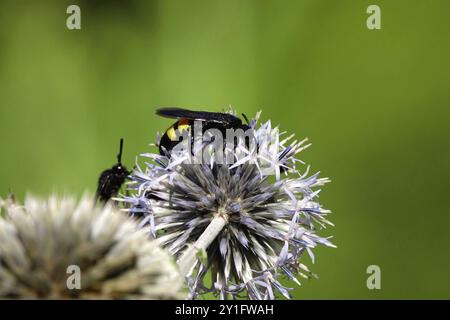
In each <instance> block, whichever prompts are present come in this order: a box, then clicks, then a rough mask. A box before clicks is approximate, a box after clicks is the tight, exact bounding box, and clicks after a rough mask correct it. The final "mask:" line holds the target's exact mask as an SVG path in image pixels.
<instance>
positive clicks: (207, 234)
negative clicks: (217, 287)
mask: <svg viewBox="0 0 450 320" xmlns="http://www.w3.org/2000/svg"><path fill="white" fill-rule="evenodd" d="M226 224H227V219H226V218H225V217H224V215H221V214H216V215H215V216H214V218H213V219H212V221H211V223H210V224H209V225H208V227H207V228H206V229H205V231H203V233H202V234H201V235H200V237H199V238H198V239H197V241H195V243H194V244H193V245H192V246H190V247H189V248H188V249H186V251H185V252H184V253H183V254H182V255H181V257H180V258H179V259H178V261H177V263H178V266H179V268H180V273H181V274H182V275H184V276H185V277H187V276H189V275H190V274H191V273H192V270H193V269H194V267H195V264H196V262H197V254H198V253H199V252H202V251H204V250H206V249H208V247H209V245H210V244H211V243H212V242H213V241H214V240H215V239H216V238H217V236H218V235H219V234H220V232H221V231H222V229H223V228H224V227H225V225H226Z"/></svg>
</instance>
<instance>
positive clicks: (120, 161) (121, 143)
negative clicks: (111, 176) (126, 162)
mask: <svg viewBox="0 0 450 320" xmlns="http://www.w3.org/2000/svg"><path fill="white" fill-rule="evenodd" d="M122 150H123V138H120V147H119V154H118V155H117V162H118V163H122Z"/></svg>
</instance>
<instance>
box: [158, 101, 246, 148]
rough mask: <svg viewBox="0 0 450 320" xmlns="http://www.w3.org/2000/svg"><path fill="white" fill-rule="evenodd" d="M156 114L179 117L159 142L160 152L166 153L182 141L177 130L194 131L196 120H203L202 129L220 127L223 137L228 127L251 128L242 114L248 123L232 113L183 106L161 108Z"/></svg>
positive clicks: (180, 131)
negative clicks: (184, 107)
mask: <svg viewBox="0 0 450 320" xmlns="http://www.w3.org/2000/svg"><path fill="white" fill-rule="evenodd" d="M156 114H157V115H159V116H162V117H166V118H178V121H177V122H175V123H174V124H173V125H172V126H170V127H169V128H168V129H167V130H166V132H164V135H163V136H162V137H161V141H160V142H159V153H160V154H161V155H165V154H168V153H170V151H171V150H172V149H173V147H175V146H176V145H177V144H178V143H179V142H180V141H179V140H178V139H177V138H178V137H177V134H176V131H178V132H179V133H182V132H183V131H186V130H190V131H191V132H192V131H193V126H194V121H196V120H198V121H202V122H203V123H202V131H203V132H205V131H206V130H208V129H218V130H220V131H221V132H222V135H223V137H225V135H226V130H227V129H235V130H236V129H242V130H244V131H245V130H247V129H249V128H250V127H249V125H248V119H247V117H246V116H245V115H244V114H242V116H243V117H244V119H245V120H246V122H247V124H243V123H242V120H241V119H239V118H238V117H236V116H234V115H232V114H230V113H221V112H208V111H191V110H187V109H181V108H161V109H158V110H156Z"/></svg>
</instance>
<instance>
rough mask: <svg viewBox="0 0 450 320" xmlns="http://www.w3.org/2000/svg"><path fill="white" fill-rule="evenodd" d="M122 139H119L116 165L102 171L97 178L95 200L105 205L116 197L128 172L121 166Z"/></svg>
mask: <svg viewBox="0 0 450 320" xmlns="http://www.w3.org/2000/svg"><path fill="white" fill-rule="evenodd" d="M122 150H123V139H120V147H119V154H118V155H117V163H116V164H115V165H114V166H113V167H112V168H111V169H107V170H105V171H103V172H102V173H101V174H100V177H99V178H98V185H97V193H96V199H97V200H100V201H101V202H103V203H106V202H107V201H108V200H109V199H111V198H112V197H114V196H116V195H117V193H118V192H119V189H120V187H121V186H122V184H123V183H124V182H125V180H126V178H127V176H128V175H129V174H130V172H129V171H128V170H127V168H126V167H125V166H124V165H122Z"/></svg>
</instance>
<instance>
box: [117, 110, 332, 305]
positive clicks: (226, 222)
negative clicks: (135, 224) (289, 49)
mask: <svg viewBox="0 0 450 320" xmlns="http://www.w3.org/2000/svg"><path fill="white" fill-rule="evenodd" d="M258 118H259V113H258V114H257V115H256V117H255V118H254V119H252V120H251V121H250V122H249V127H250V130H251V131H252V132H251V135H250V136H251V137H252V139H254V140H253V142H254V143H253V144H251V143H250V144H248V143H245V140H241V141H239V142H238V143H237V145H235V146H234V147H233V148H222V147H220V150H219V152H218V149H217V148H214V147H211V145H212V144H211V143H210V141H211V140H210V139H205V140H206V141H203V144H202V148H201V151H202V154H203V155H205V154H207V156H208V157H207V160H206V161H204V162H203V163H193V162H192V156H193V155H195V151H192V150H193V149H191V147H189V146H188V147H187V148H186V147H183V148H180V149H173V150H172V151H171V153H170V154H166V155H159V154H153V153H146V154H143V155H142V156H143V157H144V158H148V159H150V161H145V163H144V165H145V166H140V165H139V164H137V165H136V169H135V170H134V172H133V173H132V176H131V178H132V180H133V182H132V183H131V184H130V185H129V189H130V190H132V191H133V194H132V195H130V196H122V197H121V198H120V199H119V200H120V201H123V202H126V203H127V204H128V209H126V210H128V211H129V212H130V214H132V215H139V216H142V217H143V218H142V220H141V225H142V226H143V225H147V224H148V225H149V226H150V230H151V233H152V234H153V236H154V237H155V238H156V239H157V242H158V243H160V244H161V245H162V246H164V247H166V248H167V249H168V250H169V251H170V252H171V253H172V254H173V255H175V256H176V257H177V258H178V261H179V264H180V267H181V269H182V270H183V269H184V270H185V271H186V272H185V273H186V275H187V283H188V287H189V289H190V293H191V297H192V298H196V297H197V296H198V295H200V294H204V293H208V292H211V293H213V294H215V295H217V296H219V297H220V298H221V299H228V298H240V297H243V298H248V299H274V298H275V297H276V296H278V295H279V294H281V295H283V296H285V297H286V298H289V297H290V295H289V288H286V287H284V286H283V285H281V283H280V281H279V279H280V276H285V277H287V278H288V279H291V280H293V281H294V282H296V283H298V284H300V282H299V280H298V279H297V277H298V276H299V275H300V276H303V277H306V278H308V277H309V276H311V275H312V274H311V272H310V270H309V269H308V267H306V265H304V264H303V263H301V262H300V260H302V259H303V258H302V256H303V253H305V252H306V253H307V254H308V255H309V256H310V257H311V258H312V259H313V260H314V255H313V249H314V248H315V247H316V246H317V245H325V246H329V247H334V245H333V244H332V243H331V242H330V241H329V239H328V238H324V237H321V236H319V235H318V234H316V229H317V228H318V227H319V228H324V227H325V226H326V225H331V223H330V222H329V221H328V220H327V219H326V216H327V214H328V213H329V211H328V210H326V209H324V208H322V207H321V205H320V204H319V203H318V202H317V198H318V194H319V192H320V189H317V187H320V186H322V185H323V184H325V183H327V182H328V179H326V178H319V177H318V173H316V174H313V175H309V173H308V171H309V168H307V169H306V170H305V172H303V173H302V174H301V173H300V171H299V170H298V169H297V167H298V166H299V164H301V165H303V163H302V162H301V161H300V160H298V159H297V158H296V155H297V154H298V153H299V152H300V151H302V150H303V149H305V148H306V147H307V146H308V145H307V144H306V142H307V140H306V139H305V140H302V141H297V140H294V139H293V136H286V137H285V133H280V132H279V130H278V128H277V127H273V126H272V125H271V122H270V121H267V122H265V123H262V124H259V125H258ZM194 130H195V129H194ZM189 141H191V139H188V142H189ZM185 142H186V140H185V139H183V141H182V142H180V143H185ZM205 150H206V152H205ZM222 151H223V153H224V157H223V158H224V159H227V160H226V161H218V160H219V159H222V158H220V157H218V154H219V153H220V152H222ZM230 159H231V160H232V161H230ZM208 235H209V236H208ZM210 235H212V236H210ZM201 250H204V251H205V252H206V258H205V259H201V258H200V257H199V256H198V255H199V252H200V251H201ZM189 256H190V257H191V260H192V256H194V259H193V260H192V261H193V263H192V265H189V264H187V265H188V267H187V268H184V267H185V264H186V263H187V262H188V261H189V258H186V257H189ZM207 274H211V276H212V285H210V286H208V285H207V279H206V276H207Z"/></svg>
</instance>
